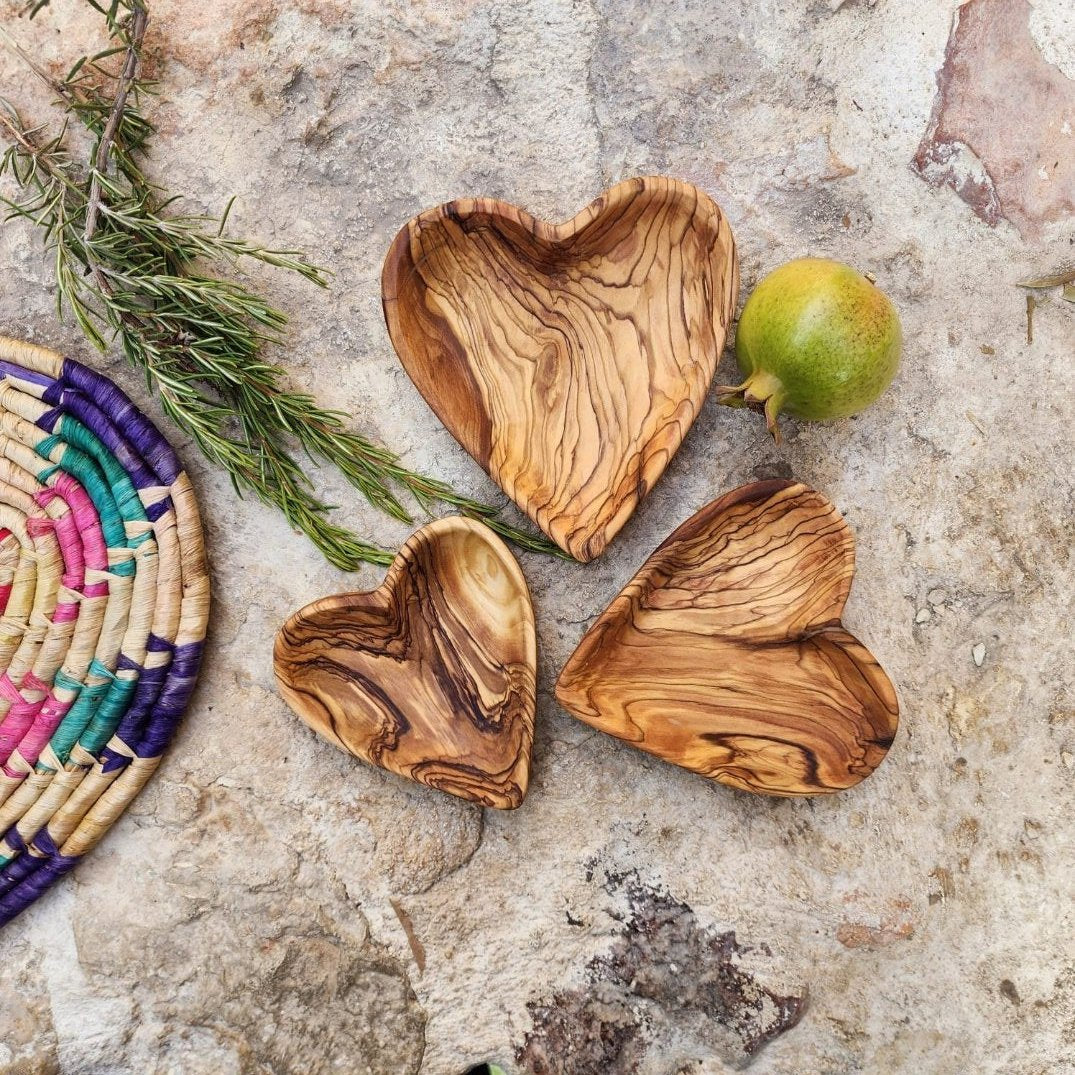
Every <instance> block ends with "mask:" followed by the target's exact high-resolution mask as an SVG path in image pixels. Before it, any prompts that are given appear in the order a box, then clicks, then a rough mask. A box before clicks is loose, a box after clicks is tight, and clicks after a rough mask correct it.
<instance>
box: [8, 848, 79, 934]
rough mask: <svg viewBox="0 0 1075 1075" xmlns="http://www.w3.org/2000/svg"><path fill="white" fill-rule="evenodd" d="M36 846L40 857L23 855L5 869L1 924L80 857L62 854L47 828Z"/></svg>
mask: <svg viewBox="0 0 1075 1075" xmlns="http://www.w3.org/2000/svg"><path fill="white" fill-rule="evenodd" d="M20 842H21V841H20ZM33 846H34V849H35V850H37V851H40V852H42V855H41V856H40V857H39V856H37V855H28V854H25V853H24V854H21V855H19V857H18V858H17V859H15V860H14V862H10V863H8V866H7V868H6V869H5V870H4V876H3V885H2V886H0V926H3V925H4V924H5V923H7V922H10V921H11V919H13V918H14V917H15V915H17V914H18V913H19V912H20V911H22V910H24V909H25V908H27V907H29V906H30V904H31V903H33V902H34V900H36V899H37V898H38V897H39V896H40V895H41V894H42V893H43V892H45V890H46V889H48V888H50V887H51V886H52V885H53V884H55V883H56V881H58V880H59V879H60V878H61V877H62V876H63V875H64V874H65V873H67V872H69V871H70V870H71V869H72V868H73V867H74V865H75V863H77V862H78V860H79V856H77V855H62V854H60V849H59V848H58V847H57V846H56V842H55V841H54V840H53V839H52V837H51V836H49V834H48V832H47V831H46V830H44V829H42V830H41V832H39V833H38V834H37V836H35V837H34V841H33Z"/></svg>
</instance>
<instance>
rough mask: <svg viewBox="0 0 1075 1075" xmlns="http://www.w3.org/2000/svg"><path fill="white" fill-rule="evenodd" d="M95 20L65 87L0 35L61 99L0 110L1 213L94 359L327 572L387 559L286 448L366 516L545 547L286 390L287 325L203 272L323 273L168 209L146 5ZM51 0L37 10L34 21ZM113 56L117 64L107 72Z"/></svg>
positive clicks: (121, 2) (127, 4)
mask: <svg viewBox="0 0 1075 1075" xmlns="http://www.w3.org/2000/svg"><path fill="white" fill-rule="evenodd" d="M86 2H87V3H89V4H90V5H91V6H92V7H93V8H95V9H96V10H97V11H99V12H100V13H101V14H102V15H103V16H104V18H105V20H106V23H107V26H108V33H109V36H110V38H111V39H112V41H113V45H112V46H111V47H110V48H108V49H106V50H105V51H103V52H100V53H98V54H97V55H95V56H87V57H82V58H81V59H80V60H79V61H78V62H77V63H76V64H75V65H74V66H73V67H72V68H71V70H70V71H69V72H68V74H67V76H66V77H65V78H64V79H62V80H60V79H56V78H53V77H52V76H51V75H50V74H49V73H48V72H47V71H45V70H44V69H43V68H41V67H40V66H39V65H38V64H37V63H36V62H35V61H34V59H33V57H32V56H30V55H29V54H27V52H26V51H25V50H24V49H22V48H21V47H20V46H19V45H18V44H17V42H14V41H13V40H12V38H11V36H10V34H8V33H7V31H5V30H2V29H0V40H3V42H4V43H5V44H6V45H7V46H8V47H9V48H11V49H12V50H13V51H15V52H16V53H17V54H18V55H19V56H21V57H22V59H23V60H24V62H26V63H27V64H28V66H29V67H30V69H31V70H33V71H34V72H35V74H36V75H37V76H38V77H39V78H41V79H42V80H43V81H44V82H45V83H46V84H47V85H48V86H49V88H50V89H51V90H52V91H53V92H54V93H55V94H56V97H57V100H58V103H59V104H60V105H61V106H62V107H63V109H64V111H65V113H66V118H65V121H64V124H63V126H62V127H61V129H60V130H59V131H58V132H57V133H51V132H50V131H49V129H48V127H47V126H40V127H32V126H28V125H27V124H26V123H24V122H23V120H22V118H21V117H20V115H19V113H18V111H17V110H16V108H15V107H14V106H12V105H10V104H8V103H7V102H2V104H3V108H2V109H0V134H2V135H4V136H5V137H6V139H7V141H8V142H9V148H8V149H7V151H6V152H5V153H4V155H3V157H2V158H0V176H7V177H8V178H9V179H10V180H12V181H13V183H14V185H15V187H16V188H17V191H18V194H17V196H15V197H6V196H0V202H2V203H3V204H5V205H6V206H7V208H8V216H7V218H6V219H11V218H13V217H21V218H23V219H25V220H28V221H30V222H32V223H33V224H35V225H36V226H37V227H39V228H40V229H41V232H42V235H43V238H44V240H45V243H46V244H47V246H48V247H49V248H50V249H51V251H52V253H53V256H54V259H55V271H56V281H57V291H58V296H57V302H58V306H59V309H60V312H61V315H62V313H63V311H64V310H65V309H66V310H69V311H70V312H71V314H72V315H73V317H74V318H75V320H76V321H77V323H78V324H79V326H80V327H81V329H82V331H83V332H84V333H85V334H86V336H87V337H88V338H89V339H90V340H91V341H92V342H93V344H94V345H95V346H96V347H98V348H100V349H101V350H102V351H104V350H106V349H107V348H108V346H109V341H110V340H113V339H114V340H116V341H118V343H119V346H120V347H121V349H122V351H123V353H124V354H125V355H126V357H127V359H128V360H129V361H130V362H131V363H132V364H133V365H135V366H137V367H138V368H140V369H142V370H143V371H144V373H145V375H146V379H147V384H148V385H149V387H150V388H151V389H152V390H153V391H154V392H155V393H156V394H157V395H158V396H159V399H160V404H161V408H162V410H163V411H164V413H165V414H166V415H167V416H168V417H169V418H170V419H172V421H174V422H175V423H176V425H177V426H179V428H180V429H182V430H183V431H184V432H186V433H187V434H188V435H189V436H190V437H191V438H192V439H193V440H194V442H195V443H196V444H197V446H198V448H199V449H200V450H201V451H202V452H203V453H204V454H205V456H206V457H207V458H208V459H209V460H210V461H211V462H213V463H214V464H216V465H217V466H220V467H222V468H223V469H224V470H226V471H227V472H228V473H229V474H230V476H231V479H232V483H233V485H234V487H235V490H236V492H237V493H238V494H239V495H240V496H242V494H243V492H244V491H249V492H252V493H254V494H255V495H256V496H257V497H258V498H259V499H261V500H263V501H265V502H266V503H269V504H273V505H275V506H276V507H278V508H279V509H280V510H281V511H282V512H283V513H284V516H285V517H286V518H287V520H288V522H289V523H290V524H291V525H292V526H293V527H296V528H297V529H299V530H301V531H303V532H304V533H306V534H307V535H308V536H309V537H310V538H311V540H313V542H314V543H315V544H316V545H317V547H318V548H319V549H320V550H321V551H322V552H323V553H324V555H325V556H326V557H327V558H328V559H329V560H330V561H331V562H332V563H333V564H335V565H336V566H337V567H340V568H344V569H354V568H357V567H358V566H359V565H360V564H361V563H379V564H385V563H389V562H390V561H391V559H392V555H391V553H389V552H387V551H386V550H384V549H382V548H379V547H377V546H376V545H373V544H371V543H370V542H368V541H365V540H363V539H362V538H360V537H358V536H357V535H355V534H353V533H352V532H351V531H349V530H347V529H346V528H344V527H342V526H340V525H339V524H337V523H335V522H333V521H332V520H331V519H330V518H329V516H328V513H329V511H330V510H331V508H330V506H329V505H328V504H326V503H324V502H323V501H322V500H320V499H319V498H318V497H317V495H316V494H315V492H314V489H313V486H312V483H311V480H310V476H309V474H308V473H307V470H306V467H305V466H304V465H303V464H302V463H300V461H299V459H298V458H296V452H297V450H299V449H301V450H302V452H303V453H304V454H305V455H306V456H307V457H308V458H309V460H310V461H311V462H315V461H318V460H320V461H325V462H328V463H330V464H331V465H333V466H335V467H336V468H337V469H339V470H340V472H341V473H342V474H343V475H344V477H346V478H347V480H348V481H349V482H350V483H351V484H352V485H354V486H355V487H356V488H357V489H358V490H359V491H360V492H361V493H362V494H363V496H365V497H366V499H367V500H368V501H369V502H370V503H371V504H372V505H373V506H375V507H376V508H378V509H379V510H381V511H383V512H385V513H386V514H388V515H390V516H392V517H393V518H395V519H399V520H400V521H404V522H410V521H412V519H411V514H410V512H409V511H408V510H407V508H406V507H405V506H404V504H403V502H402V501H401V500H400V498H399V496H398V495H397V490H398V491H402V492H406V493H408V494H409V495H410V496H411V497H413V498H414V500H415V501H416V502H417V503H418V505H419V506H420V507H421V508H422V509H423V510H426V511H429V510H431V509H432V508H433V507H434V506H435V505H436V504H438V503H440V504H445V505H449V506H451V507H453V508H455V509H457V510H459V511H460V512H462V513H463V514H465V515H469V516H471V517H474V518H478V519H481V520H482V521H483V522H485V523H487V524H488V525H489V526H490V527H492V529H493V530H495V531H496V532H497V533H499V534H501V535H502V536H504V537H506V538H508V539H509V540H511V541H514V542H515V543H516V544H517V545H520V546H521V547H523V548H527V549H531V550H535V551H539V552H546V553H555V552H557V550H556V549H555V547H554V546H553V545H552V544H551V543H550V542H548V541H547V540H546V539H544V538H543V537H539V536H536V535H534V534H532V533H530V532H527V531H525V530H521V529H519V528H516V527H514V526H511V525H510V524H508V523H505V522H504V521H503V520H501V519H500V518H499V517H498V510H497V509H496V508H495V507H492V506H490V505H487V504H484V503H482V502H480V501H476V500H473V499H471V498H469V497H465V496H462V495H460V494H459V493H457V492H455V491H454V490H453V489H452V488H451V487H450V486H449V485H447V484H446V483H444V482H442V481H438V480H436V479H433V478H429V477H426V476H424V475H422V474H417V473H415V472H413V471H411V470H409V469H407V468H406V467H404V466H403V465H402V464H401V463H400V462H399V460H398V458H397V457H396V456H395V455H393V454H392V453H391V452H389V451H388V450H387V449H385V448H383V447H381V446H379V445H377V444H374V443H373V442H372V441H370V440H368V439H367V438H365V437H363V436H361V435H360V434H358V433H355V432H353V431H352V430H350V429H348V428H347V427H346V425H345V424H344V421H345V419H346V418H347V416H346V415H344V414H342V413H340V412H338V411H332V410H327V409H325V408H323V407H320V406H319V405H318V404H317V402H316V401H315V400H314V399H313V397H311V396H309V395H306V394H304V393H300V392H293V391H289V390H288V389H287V388H285V387H284V384H283V378H284V371H283V369H282V368H281V367H280V366H278V365H275V364H272V363H269V362H267V361H265V360H264V359H263V358H262V350H263V348H264V347H266V346H267V345H272V344H278V343H279V342H280V334H281V332H282V330H283V328H284V325H285V323H286V318H285V317H284V315H283V314H282V313H281V312H280V311H279V310H277V309H275V308H274V307H273V306H272V305H270V304H269V303H268V302H266V301H265V300H264V299H262V298H261V297H260V296H258V295H257V294H255V293H254V292H252V291H251V290H249V289H248V288H247V287H246V286H244V285H243V284H241V283H238V282H236V281H234V280H228V279H223V278H220V277H219V276H215V275H211V274H210V273H209V272H208V271H206V269H205V268H204V266H205V265H207V264H216V265H220V264H234V263H235V262H237V261H239V260H241V259H250V260H252V261H257V262H261V263H263V264H266V265H272V266H275V267H277V268H281V269H285V270H289V271H291V272H296V273H298V274H299V275H301V276H302V277H304V278H305V279H307V280H309V281H310V282H311V283H314V284H317V285H319V286H322V287H323V286H325V285H326V284H327V282H328V281H327V277H326V274H325V273H324V271H323V270H321V269H319V268H317V267H315V266H313V265H311V264H309V262H307V261H306V260H305V259H304V258H303V257H302V255H301V254H299V253H298V252H297V251H293V250H270V249H265V248H263V247H261V246H258V245H257V244H255V243H251V242H249V241H247V240H245V239H236V238H232V237H230V236H227V235H225V234H224V228H225V225H226V222H227V217H228V211H229V210H230V207H231V206H230V203H229V205H228V207H227V208H226V209H225V211H224V214H223V216H222V217H221V218H220V219H219V220H216V219H213V218H211V217H207V216H200V215H185V214H180V213H176V212H174V211H173V209H172V207H173V203H174V202H175V200H176V199H174V198H172V197H169V196H168V195H166V194H165V192H163V191H162V190H160V189H159V188H158V187H157V186H155V185H154V184H153V183H151V182H150V181H149V179H148V178H147V177H146V175H145V173H144V171H143V168H142V159H143V157H144V154H145V153H146V150H147V148H148V144H149V140H150V138H151V136H152V134H153V126H152V124H151V123H150V122H149V120H148V119H147V118H146V117H145V115H144V114H143V113H142V111H141V107H140V106H141V101H142V99H143V98H144V97H145V96H146V95H147V94H148V93H150V92H151V91H152V89H153V86H152V83H150V82H149V81H147V80H145V79H143V78H142V77H141V73H140V57H141V48H142V42H143V39H144V36H145V33H146V28H147V26H148V22H149V14H148V10H147V8H146V5H145V3H144V0H109V3H108V6H107V7H106V6H105V5H104V4H103V3H99V2H98V0H86ZM47 3H48V0H39V2H37V3H35V4H34V5H32V10H31V14H36V13H37V11H39V10H40V9H41V8H43V7H45V6H47ZM111 57H119V61H120V66H119V69H118V70H113V66H114V62H115V61H112V62H111V63H110V62H109V61H110V58H111ZM70 120H74V121H76V122H77V123H78V124H80V125H81V126H82V127H83V128H84V129H85V130H86V131H88V132H89V135H90V137H91V138H92V140H93V151H92V155H91V159H90V161H89V164H88V166H85V167H83V166H80V165H79V164H78V163H77V162H76V161H75V160H74V158H73V156H72V155H71V152H70V150H69V148H68V123H69V121H70Z"/></svg>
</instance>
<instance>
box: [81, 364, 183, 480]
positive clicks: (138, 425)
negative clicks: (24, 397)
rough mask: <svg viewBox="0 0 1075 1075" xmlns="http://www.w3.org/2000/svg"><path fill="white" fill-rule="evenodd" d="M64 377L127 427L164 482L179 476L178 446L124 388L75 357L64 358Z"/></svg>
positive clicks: (122, 426) (144, 457)
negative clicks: (134, 401) (176, 447)
mask: <svg viewBox="0 0 1075 1075" xmlns="http://www.w3.org/2000/svg"><path fill="white" fill-rule="evenodd" d="M63 380H64V382H65V383H66V384H69V385H71V386H72V387H74V388H77V389H79V390H80V391H82V392H84V393H85V394H86V395H87V396H89V397H90V398H91V399H92V400H94V401H95V402H96V404H97V406H98V407H100V408H101V410H103V411H104V412H105V413H106V414H107V415H108V416H109V417H110V418H111V420H112V422H113V423H114V424H115V425H116V426H118V427H120V428H122V429H123V430H124V432H125V433H126V434H127V436H129V437H130V438H131V440H133V441H134V443H135V444H136V445H137V447H138V450H139V452H140V453H141V455H142V458H143V459H145V461H146V462H147V463H148V464H149V466H150V467H151V468H152V470H153V471H154V473H155V474H156V475H157V479H158V481H159V483H160V484H161V485H171V484H172V482H174V481H175V480H176V478H178V477H179V475H180V474H181V473H182V471H183V468H182V466H181V465H180V463H179V457H178V456H177V455H176V454H175V449H174V448H173V447H172V446H171V445H170V444H169V443H168V441H166V440H165V439H164V437H163V436H161V433H160V430H159V429H157V427H156V426H155V425H154V424H153V423H152V422H151V421H150V420H149V419H148V418H147V417H146V416H145V415H144V414H143V413H142V412H141V411H140V410H139V409H138V408H137V407H136V406H135V405H134V403H133V402H131V399H130V397H129V396H128V395H127V394H126V393H125V392H123V390H122V389H120V388H118V387H117V386H116V385H115V384H113V383H112V382H111V381H110V380H108V378H107V377H102V376H101V375H100V374H99V373H96V372H95V371H94V370H91V369H90V368H89V367H88V366H83V365H82V363H81V362H76V361H75V360H74V359H73V358H65V359H64V360H63ZM95 432H96V431H95Z"/></svg>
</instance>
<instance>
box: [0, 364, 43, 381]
mask: <svg viewBox="0 0 1075 1075" xmlns="http://www.w3.org/2000/svg"><path fill="white" fill-rule="evenodd" d="M0 373H2V374H4V375H10V376H12V377H17V378H18V379H19V380H20V381H28V382H29V383H30V384H52V383H53V381H54V380H55V378H54V377H50V376H49V375H48V374H47V373H38V372H37V370H28V369H26V368H25V367H24V366H20V365H18V364H17V363H15V362H5V361H4V360H3V359H0Z"/></svg>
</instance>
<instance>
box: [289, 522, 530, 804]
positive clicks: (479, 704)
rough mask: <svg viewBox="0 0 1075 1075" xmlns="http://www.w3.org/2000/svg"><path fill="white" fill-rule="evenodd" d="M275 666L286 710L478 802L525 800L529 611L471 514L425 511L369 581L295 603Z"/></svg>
mask: <svg viewBox="0 0 1075 1075" xmlns="http://www.w3.org/2000/svg"><path fill="white" fill-rule="evenodd" d="M273 664H274V668H275V671H276V678H277V681H278V683H279V685H280V690H281V692H282V693H283V695H284V698H285V699H286V700H287V702H288V704H289V705H290V706H291V708H292V709H294V710H295V712H296V713H298V715H299V716H300V717H302V719H303V720H304V721H305V722H306V723H307V724H309V725H310V727H311V728H313V729H314V731H316V732H319V733H320V734H321V735H323V736H324V737H325V738H326V739H328V740H330V741H331V742H333V743H335V744H336V745H337V746H339V747H342V748H343V749H344V750H346V751H349V752H350V753H351V754H354V755H355V756H356V757H358V758H361V759H362V760H364V761H367V762H369V763H371V764H372V765H379V766H382V767H383V768H385V769H388V770H390V771H392V772H394V773H399V774H400V775H402V776H408V777H411V778H412V779H413V780H417V781H420V782H421V783H423V784H428V785H429V786H430V787H434V788H439V789H440V790H441V791H448V792H451V793H452V794H453V795H459V796H461V797H462V798H464V799H470V800H472V801H474V802H478V803H481V804H482V805H484V806H496V807H501V808H505V809H512V808H514V807H516V806H518V805H519V804H520V803H521V802H522V801H523V797H524V796H525V795H526V788H527V783H528V782H529V779H530V751H531V746H532V744H533V739H534V680H535V664H536V639H535V631H534V612H533V608H532V607H531V604H530V593H529V591H528V589H527V587H526V581H525V580H524V579H523V575H522V572H521V571H520V570H519V565H518V564H517V563H516V562H515V559H514V558H513V557H512V555H511V553H510V552H508V550H507V548H506V546H505V545H504V543H503V542H502V541H501V540H500V539H499V538H498V537H496V535H495V534H493V533H492V531H490V530H489V529H488V528H487V527H485V526H483V525H482V524H481V523H477V522H473V521H472V520H470V519H463V518H450V519H441V520H439V521H437V522H434V523H430V524H429V525H428V526H426V527H423V528H422V529H421V530H419V531H418V532H417V533H415V534H414V535H413V536H412V537H411V538H410V540H409V541H408V542H407V543H406V545H404V546H403V548H402V549H401V550H400V553H399V555H398V556H397V557H396V559H395V561H394V562H393V564H392V566H391V567H390V568H389V569H388V574H387V576H386V577H385V580H384V582H383V583H382V584H381V585H380V586H379V587H378V588H377V589H376V590H373V591H371V592H369V593H349V594H340V595H338V596H336V597H325V598H322V599H321V600H320V601H314V602H313V603H312V604H310V605H307V606H306V607H305V608H303V609H300V610H299V611H298V612H296V613H295V614H294V615H293V616H292V617H291V618H290V619H289V620H288V621H287V623H285V624H284V626H283V628H281V630H280V633H279V634H278V635H277V638H276V647H275V652H274V656H273Z"/></svg>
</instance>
